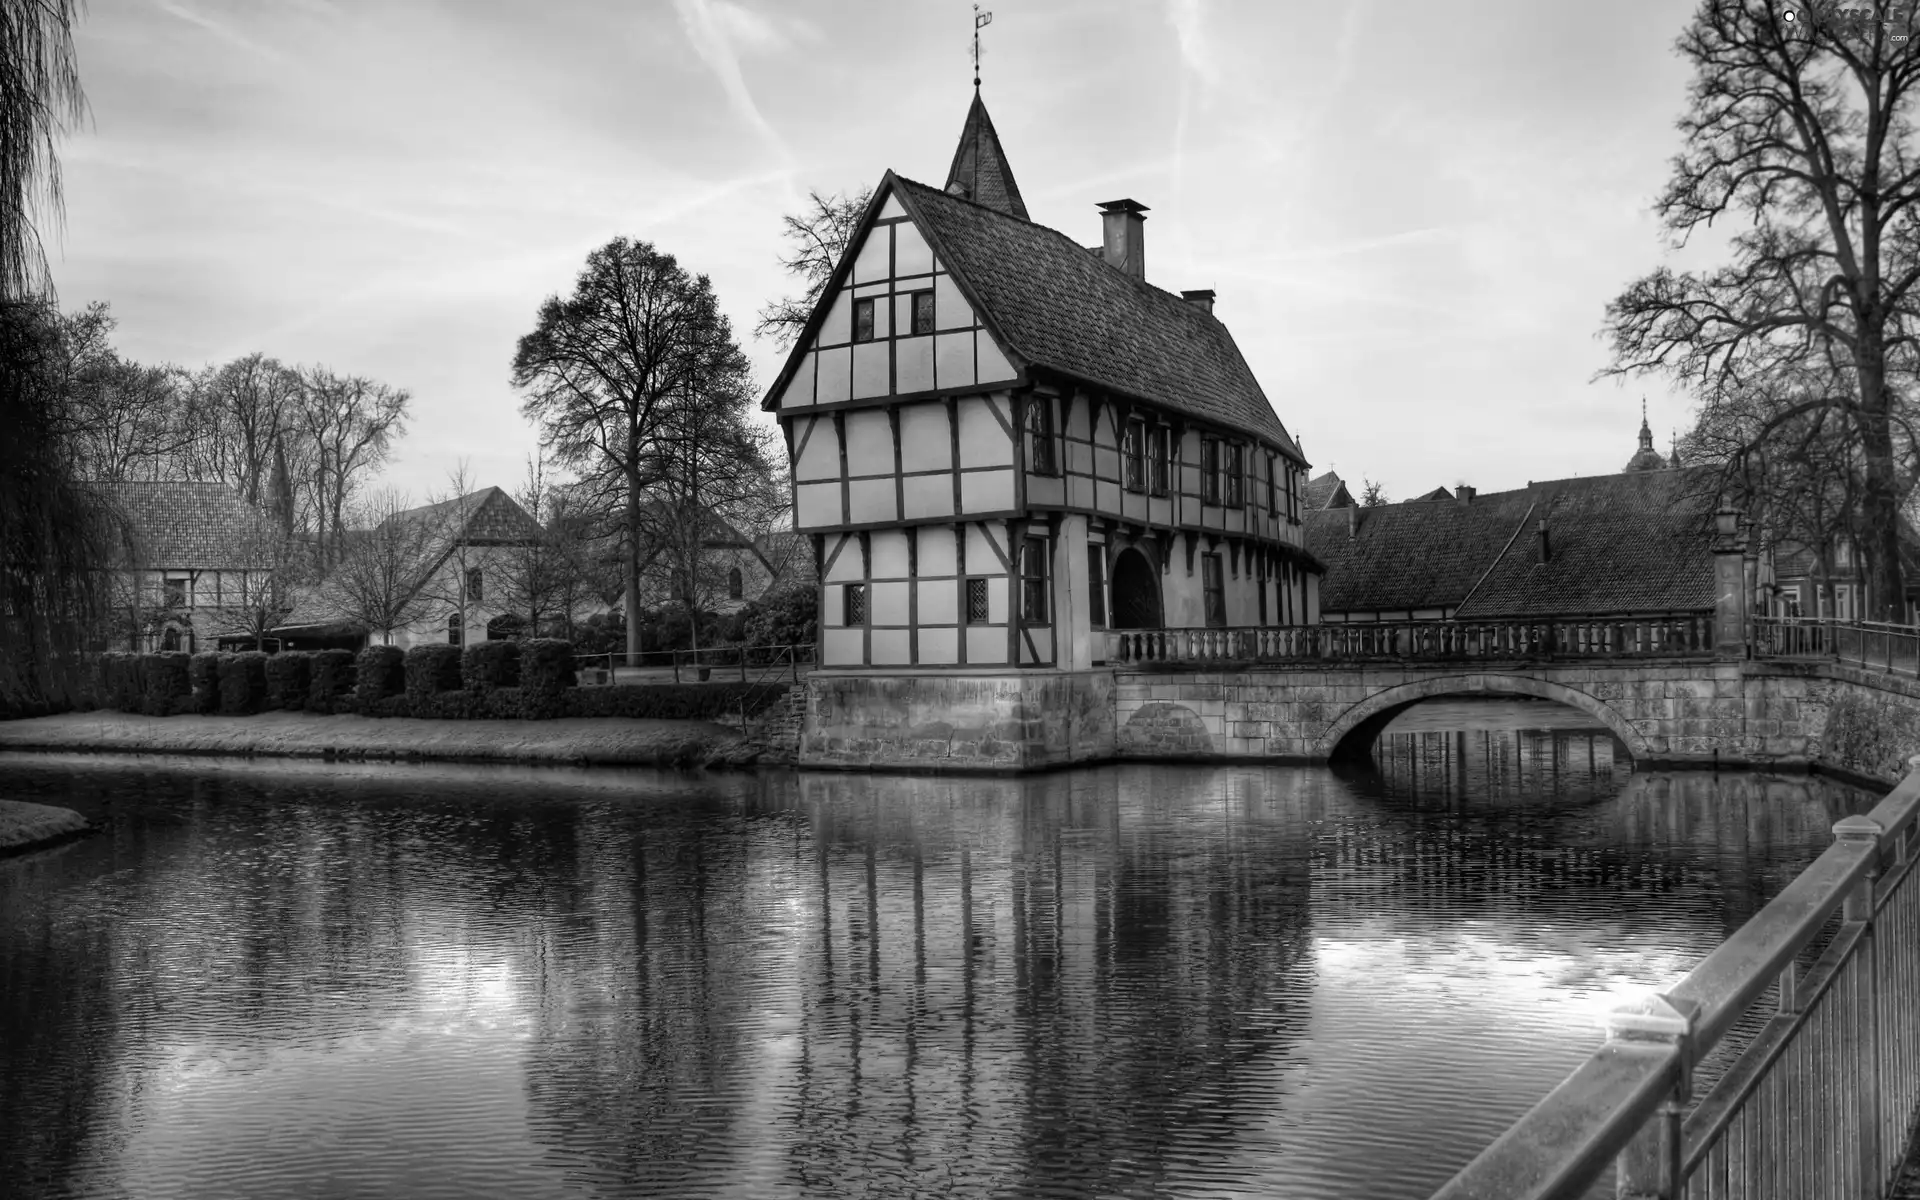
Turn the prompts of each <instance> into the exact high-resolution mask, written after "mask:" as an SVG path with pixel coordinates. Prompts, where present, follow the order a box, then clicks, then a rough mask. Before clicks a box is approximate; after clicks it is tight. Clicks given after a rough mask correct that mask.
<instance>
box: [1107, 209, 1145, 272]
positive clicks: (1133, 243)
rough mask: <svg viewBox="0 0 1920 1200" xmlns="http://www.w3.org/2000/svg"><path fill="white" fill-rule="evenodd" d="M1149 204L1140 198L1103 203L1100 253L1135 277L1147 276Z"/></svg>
mask: <svg viewBox="0 0 1920 1200" xmlns="http://www.w3.org/2000/svg"><path fill="white" fill-rule="evenodd" d="M1146 211H1147V206H1146V205H1144V204H1142V203H1140V202H1139V201H1138V200H1108V201H1106V202H1105V203H1103V204H1101V205H1100V224H1101V227H1102V228H1101V244H1100V252H1101V255H1102V257H1104V258H1105V259H1106V260H1107V261H1108V262H1109V263H1111V264H1113V265H1114V266H1116V267H1119V268H1120V269H1121V270H1122V271H1125V272H1126V273H1127V274H1129V275H1131V276H1133V277H1134V278H1135V279H1145V278H1146V277H1147V248H1146V242H1145V236H1146V234H1145V231H1146V225H1147V219H1146V218H1145V217H1143V216H1141V215H1140V214H1142V213H1144V212H1146Z"/></svg>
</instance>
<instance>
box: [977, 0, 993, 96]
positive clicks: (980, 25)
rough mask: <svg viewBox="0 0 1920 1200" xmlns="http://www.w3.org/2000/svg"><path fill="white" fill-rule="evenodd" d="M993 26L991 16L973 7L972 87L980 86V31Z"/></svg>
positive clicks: (978, 7)
mask: <svg viewBox="0 0 1920 1200" xmlns="http://www.w3.org/2000/svg"><path fill="white" fill-rule="evenodd" d="M991 24H993V14H992V13H990V12H981V11H980V6H979V5H978V4H976V5H974V6H973V86H974V87H975V88H976V89H978V88H979V86H980V31H981V30H982V29H985V28H986V27H987V26H989V25H991Z"/></svg>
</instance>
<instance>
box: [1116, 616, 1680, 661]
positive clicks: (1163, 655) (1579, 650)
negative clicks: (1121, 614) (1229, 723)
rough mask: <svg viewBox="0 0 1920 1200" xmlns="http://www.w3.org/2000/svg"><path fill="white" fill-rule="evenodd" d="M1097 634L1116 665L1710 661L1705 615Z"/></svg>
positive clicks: (1146, 630) (1389, 623)
mask: <svg viewBox="0 0 1920 1200" xmlns="http://www.w3.org/2000/svg"><path fill="white" fill-rule="evenodd" d="M1106 637H1107V662H1108V663H1109V664H1112V665H1116V666H1117V665H1127V666H1149V665H1152V664H1156V663H1162V664H1166V665H1168V666H1180V665H1194V666H1209V665H1216V664H1242V663H1247V664H1251V663H1298V662H1336V663H1337V662H1470V661H1475V660H1480V661H1492V660H1499V661H1512V660H1516V659H1520V660H1552V661H1558V660H1563V659H1596V658H1635V657H1639V658H1711V657H1713V619H1712V617H1711V616H1710V615H1709V614H1707V613H1666V614H1658V615H1653V616H1634V617H1604V616H1602V617H1552V618H1543V619H1541V620H1534V621H1395V622H1387V621H1382V622H1365V623H1354V624H1341V625H1302V626H1288V627H1283V628H1265V627H1253V628H1226V629H1116V630H1111V631H1109V632H1108V633H1107V635H1106Z"/></svg>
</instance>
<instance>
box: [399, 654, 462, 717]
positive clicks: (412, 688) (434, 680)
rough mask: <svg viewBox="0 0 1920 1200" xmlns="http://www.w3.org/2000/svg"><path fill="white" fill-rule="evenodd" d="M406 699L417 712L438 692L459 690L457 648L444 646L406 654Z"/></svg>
mask: <svg viewBox="0 0 1920 1200" xmlns="http://www.w3.org/2000/svg"><path fill="white" fill-rule="evenodd" d="M406 661H407V699H409V700H411V701H413V703H414V706H415V707H416V708H418V707H419V706H420V704H421V703H422V702H423V701H426V700H431V699H432V698H433V697H435V696H437V695H439V694H440V693H441V692H457V691H459V690H460V647H458V646H449V645H445V644H444V643H433V644H431V645H426V646H414V647H412V648H410V649H409V650H408V651H407V660H406Z"/></svg>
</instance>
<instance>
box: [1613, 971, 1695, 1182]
mask: <svg viewBox="0 0 1920 1200" xmlns="http://www.w3.org/2000/svg"><path fill="white" fill-rule="evenodd" d="M1694 1011H1695V1008H1694V1005H1693V1004H1692V1003H1691V1002H1689V1001H1676V1000H1671V999H1669V998H1668V997H1666V996H1661V995H1653V996H1649V997H1647V998H1646V999H1645V1000H1642V1001H1639V1002H1637V1003H1633V1004H1629V1005H1626V1006H1624V1007H1621V1008H1618V1009H1615V1010H1614V1011H1613V1012H1611V1013H1609V1014H1607V1020H1606V1025H1607V1040H1608V1041H1629V1042H1657V1043H1665V1044H1667V1045H1671V1046H1673V1047H1674V1048H1675V1049H1676V1050H1677V1051H1679V1055H1678V1058H1679V1065H1678V1069H1677V1071H1676V1073H1675V1077H1674V1080H1673V1087H1672V1088H1671V1089H1670V1090H1669V1091H1668V1093H1667V1098H1666V1100H1665V1101H1664V1102H1662V1103H1661V1105H1660V1108H1659V1110H1658V1111H1657V1112H1655V1113H1654V1115H1653V1116H1652V1117H1651V1118H1649V1119H1648V1121H1647V1123H1646V1124H1645V1125H1642V1126H1641V1127H1640V1132H1639V1133H1637V1134H1635V1135H1634V1137H1633V1140H1632V1141H1631V1142H1628V1143H1627V1147H1626V1149H1624V1150H1622V1151H1621V1152H1620V1157H1619V1160H1618V1162H1617V1168H1618V1174H1617V1176H1616V1179H1617V1181H1618V1182H1617V1185H1616V1191H1615V1195H1617V1196H1618V1197H1620V1200H1683V1197H1684V1196H1685V1195H1686V1180H1685V1178H1684V1177H1683V1176H1682V1174H1681V1151H1682V1150H1683V1149H1684V1141H1683V1138H1682V1128H1681V1126H1682V1123H1683V1122H1684V1121H1685V1120H1686V1115H1687V1101H1688V1099H1689V1098H1691V1096H1692V1092H1693V1053H1694V1050H1693V1046H1692V1044H1691V1043H1692V1038H1693V1017H1694Z"/></svg>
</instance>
